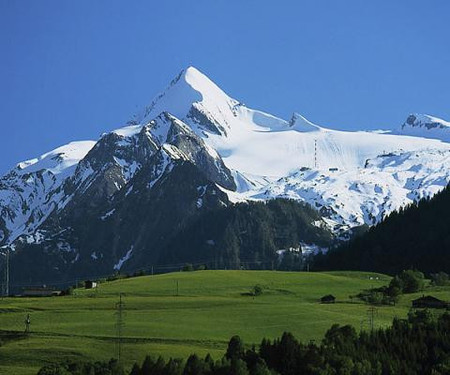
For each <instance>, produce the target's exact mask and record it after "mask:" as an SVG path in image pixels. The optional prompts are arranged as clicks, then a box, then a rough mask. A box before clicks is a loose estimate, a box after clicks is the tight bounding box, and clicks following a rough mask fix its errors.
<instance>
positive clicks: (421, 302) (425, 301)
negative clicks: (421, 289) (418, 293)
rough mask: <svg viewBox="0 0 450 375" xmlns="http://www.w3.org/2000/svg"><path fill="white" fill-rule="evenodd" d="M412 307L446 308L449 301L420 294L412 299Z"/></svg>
mask: <svg viewBox="0 0 450 375" xmlns="http://www.w3.org/2000/svg"><path fill="white" fill-rule="evenodd" d="M412 307H415V308H431V309H446V308H448V307H449V303H448V302H445V301H442V300H440V299H439V298H436V297H433V296H422V297H420V298H417V299H415V300H413V301H412Z"/></svg>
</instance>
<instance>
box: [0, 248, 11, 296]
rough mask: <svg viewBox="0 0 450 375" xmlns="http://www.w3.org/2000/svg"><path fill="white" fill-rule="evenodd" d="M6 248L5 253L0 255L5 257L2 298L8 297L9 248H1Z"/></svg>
mask: <svg viewBox="0 0 450 375" xmlns="http://www.w3.org/2000/svg"><path fill="white" fill-rule="evenodd" d="M5 248H6V252H5V253H0V255H3V256H4V257H5V269H4V274H3V276H4V279H3V283H2V296H3V297H8V296H9V255H10V254H9V247H6V246H5V247H3V249H5Z"/></svg>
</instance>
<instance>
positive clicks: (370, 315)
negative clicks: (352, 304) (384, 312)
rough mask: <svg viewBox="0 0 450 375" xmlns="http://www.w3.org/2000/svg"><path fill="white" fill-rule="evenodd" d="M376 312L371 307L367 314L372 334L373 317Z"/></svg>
mask: <svg viewBox="0 0 450 375" xmlns="http://www.w3.org/2000/svg"><path fill="white" fill-rule="evenodd" d="M376 312H377V309H376V308H375V307H373V306H371V307H370V308H369V310H368V313H369V326H370V331H371V332H373V326H374V317H375V313H376Z"/></svg>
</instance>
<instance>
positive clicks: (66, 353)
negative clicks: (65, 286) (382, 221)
mask: <svg viewBox="0 0 450 375" xmlns="http://www.w3.org/2000/svg"><path fill="white" fill-rule="evenodd" d="M389 281H390V277H389V276H386V275H381V274H375V273H368V272H330V273H306V272H278V271H196V272H177V273H170V274H164V275H155V276H142V277H135V278H129V279H120V280H116V281H113V282H109V283H104V284H100V285H99V286H98V288H97V289H94V290H84V289H76V290H75V291H74V294H73V295H71V296H64V297H46V298H21V297H15V298H5V299H3V300H1V301H0V330H1V334H2V337H3V338H2V341H3V343H2V346H0V374H17V375H20V374H36V373H37V371H38V369H39V368H40V367H41V366H43V365H45V364H47V363H50V362H54V361H64V360H67V359H87V360H108V359H110V358H112V357H115V356H116V350H117V343H116V322H117V310H116V305H117V302H118V301H119V294H120V293H122V296H123V297H122V300H123V303H124V309H123V314H122V316H123V317H122V321H123V326H122V360H123V363H124V365H125V366H126V367H131V365H132V364H133V363H134V362H135V361H138V362H142V360H143V359H144V357H145V355H146V354H152V355H155V356H156V355H160V354H161V355H163V356H165V357H171V356H172V357H187V356H188V355H189V354H191V353H194V352H195V353H197V354H199V355H205V354H206V353H211V355H212V356H213V357H215V358H219V357H221V356H222V355H223V353H224V350H225V348H226V345H227V342H228V340H229V339H230V337H231V336H233V335H236V334H238V335H240V336H241V338H242V339H243V340H244V342H245V344H247V345H251V344H259V343H260V342H261V340H262V338H264V337H266V338H270V339H273V338H276V337H279V336H280V335H281V334H282V333H283V332H284V331H290V332H292V333H293V334H294V335H295V336H296V337H297V338H298V339H300V340H302V341H306V342H309V341H310V340H315V341H316V342H318V341H319V340H321V338H322V336H323V334H324V333H325V332H326V330H327V329H328V328H329V327H330V326H331V325H332V324H334V323H338V324H352V325H353V326H354V327H355V328H356V329H357V330H360V329H369V307H370V306H368V305H366V304H364V303H362V302H360V301H358V300H355V299H351V298H350V297H349V296H351V295H355V294H357V293H359V292H360V291H361V290H363V289H368V288H374V287H379V286H382V285H386V284H388V283H389ZM255 285H260V286H262V288H263V293H262V295H260V296H257V297H253V296H250V295H249V291H250V290H251V288H252V287H253V286H255ZM425 293H432V294H433V295H434V296H436V297H438V298H442V299H446V300H449V299H450V288H431V287H428V288H427V290H426V291H425ZM326 294H333V295H334V296H335V297H336V303H335V304H320V303H319V299H320V297H322V296H324V295H326ZM421 294H422V292H421V293H416V294H410V295H404V296H402V297H401V299H400V302H399V303H398V304H397V305H396V306H379V307H377V308H376V310H375V311H374V327H375V328H378V327H383V326H386V325H389V324H390V323H391V322H392V319H393V318H394V317H395V316H397V317H401V318H403V317H406V315H407V313H408V311H409V308H410V306H411V300H412V299H414V298H417V297H418V296H419V295H421ZM27 314H30V317H31V333H30V334H29V335H27V336H23V337H20V338H16V339H13V340H9V339H8V337H7V335H8V332H11V331H13V332H23V331H24V330H25V323H24V322H25V318H26V315H27Z"/></svg>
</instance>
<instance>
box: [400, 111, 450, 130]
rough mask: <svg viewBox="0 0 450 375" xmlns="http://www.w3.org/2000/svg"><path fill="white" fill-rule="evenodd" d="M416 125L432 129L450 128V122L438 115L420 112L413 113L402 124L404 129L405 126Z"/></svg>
mask: <svg viewBox="0 0 450 375" xmlns="http://www.w3.org/2000/svg"><path fill="white" fill-rule="evenodd" d="M408 126H410V127H415V128H418V127H419V128H426V129H428V130H430V129H446V128H447V129H448V128H450V122H447V121H445V120H442V119H440V118H438V117H434V116H430V115H426V114H420V113H412V114H410V115H409V116H408V118H407V119H406V121H405V122H404V123H403V124H402V129H404V128H405V127H408Z"/></svg>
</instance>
